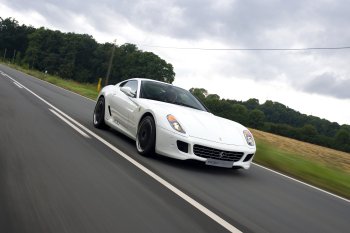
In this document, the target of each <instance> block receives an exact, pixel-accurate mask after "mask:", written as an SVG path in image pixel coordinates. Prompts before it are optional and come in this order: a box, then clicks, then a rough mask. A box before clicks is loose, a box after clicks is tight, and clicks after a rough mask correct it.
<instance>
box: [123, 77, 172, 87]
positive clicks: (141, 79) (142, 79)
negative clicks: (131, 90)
mask: <svg viewBox="0 0 350 233" xmlns="http://www.w3.org/2000/svg"><path fill="white" fill-rule="evenodd" d="M130 80H140V81H151V82H157V83H164V84H168V85H172V86H173V84H171V83H166V82H162V81H158V80H154V79H149V78H131V79H127V80H124V81H122V82H125V81H130Z"/></svg>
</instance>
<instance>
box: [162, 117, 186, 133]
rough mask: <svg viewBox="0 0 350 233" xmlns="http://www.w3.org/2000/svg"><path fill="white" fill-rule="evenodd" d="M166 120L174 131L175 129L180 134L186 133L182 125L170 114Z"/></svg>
mask: <svg viewBox="0 0 350 233" xmlns="http://www.w3.org/2000/svg"><path fill="white" fill-rule="evenodd" d="M166 119H168V121H169V124H170V125H171V127H172V128H173V129H175V130H176V131H178V132H180V133H185V130H183V129H182V127H181V125H180V123H179V122H178V121H177V120H176V118H175V117H174V116H173V115H171V114H169V115H167V116H166Z"/></svg>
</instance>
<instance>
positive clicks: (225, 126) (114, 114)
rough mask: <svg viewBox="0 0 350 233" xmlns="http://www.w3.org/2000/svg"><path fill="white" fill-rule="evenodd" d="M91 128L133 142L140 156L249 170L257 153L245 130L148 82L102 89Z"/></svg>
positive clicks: (181, 93) (184, 94)
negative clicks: (113, 132) (106, 130)
mask: <svg viewBox="0 0 350 233" xmlns="http://www.w3.org/2000/svg"><path fill="white" fill-rule="evenodd" d="M93 124H94V126H95V127H97V128H104V127H105V126H106V125H108V126H110V127H112V128H113V129H115V130H118V131H120V132H121V133H123V134H125V135H127V136H128V137H130V138H132V139H134V140H135V141H136V148H137V151H138V152H139V153H140V154H142V155H151V154H153V153H157V154H161V155H165V156H169V157H172V158H176V159H181V160H186V159H194V160H199V161H203V162H205V164H207V165H212V166H220V167H230V168H232V167H235V168H244V169H248V168H249V167H250V164H251V161H252V159H253V156H254V154H255V151H256V147H255V142H254V138H253V135H252V134H251V133H250V131H249V130H248V129H247V128H245V127H244V126H242V125H241V124H239V123H237V122H234V121H230V120H227V119H224V118H221V117H218V116H215V115H213V114H212V113H210V112H209V111H208V110H207V108H206V107H205V106H204V105H203V104H201V102H200V101H198V100H197V98H195V97H194V96H193V95H192V94H191V93H190V92H189V91H187V90H184V89H182V88H179V87H176V86H173V85H171V84H167V83H163V82H159V81H154V80H149V79H139V78H135V79H129V80H125V81H123V82H120V83H118V84H116V85H109V86H106V87H104V88H103V89H102V90H101V92H100V93H99V96H98V98H97V103H96V107H95V110H94V114H93Z"/></svg>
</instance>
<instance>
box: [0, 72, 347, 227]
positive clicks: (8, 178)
mask: <svg viewBox="0 0 350 233" xmlns="http://www.w3.org/2000/svg"><path fill="white" fill-rule="evenodd" d="M0 71H3V72H4V73H6V74H7V75H9V76H10V77H11V78H13V79H14V80H16V81H17V82H19V83H20V84H22V85H23V86H25V87H27V88H28V89H30V90H31V91H32V92H33V93H35V94H36V95H37V96H40V97H41V98H42V99H44V100H46V101H47V102H49V103H50V104H52V105H53V106H54V107H56V108H58V109H60V110H61V111H62V112H64V113H66V114H67V115H69V116H70V117H72V118H73V119H75V120H76V121H78V122H79V123H80V124H82V125H83V126H85V127H86V128H88V129H89V130H91V131H92V132H94V133H95V134H97V135H99V136H100V137H101V138H103V139H104V140H106V141H107V142H109V143H110V144H112V145H113V146H115V147H116V148H118V149H120V150H121V151H122V152H124V153H125V154H127V155H128V156H130V157H131V158H133V159H134V160H136V161H138V162H139V163H140V164H142V165H143V166H145V167H146V168H148V169H149V170H151V171H153V172H154V173H155V174H157V175H158V176H159V177H161V178H163V179H164V180H166V181H168V182H169V183H170V184H172V185H174V186H175V187H177V188H178V189H179V190H181V191H182V192H183V193H185V194H187V195H188V196H190V197H191V198H193V199H194V200H196V201H198V202H199V203H200V204H202V205H203V206H205V207H206V208H207V209H209V210H210V211H212V212H213V213H215V214H217V215H218V216H220V217H221V218H222V219H224V220H225V221H227V222H228V223H230V224H231V225H233V226H234V227H236V228H238V229H239V230H240V231H243V232H308V233H310V232H349V229H350V221H349V220H350V202H349V201H346V200H342V199H339V198H337V197H335V196H332V195H329V194H327V193H324V192H321V191H319V190H316V189H314V188H312V187H308V186H306V185H304V184H301V183H298V182H295V181H293V180H291V179H288V178H286V177H283V176H281V175H279V174H276V173H273V172H271V171H268V170H266V169H264V168H261V167H258V166H255V165H254V166H252V167H251V169H250V170H248V171H245V170H239V171H236V170H230V169H221V168H215V167H207V166H205V165H202V164H198V163H194V162H184V161H177V160H172V159H168V158H164V157H160V156H154V157H153V158H145V157H142V156H140V155H138V154H137V152H136V149H135V146H134V144H135V143H134V142H133V141H131V140H130V139H128V138H126V137H124V136H122V135H121V134H119V133H117V132H115V131H113V130H105V131H101V130H97V129H95V128H94V127H93V126H92V111H93V108H94V102H93V101H91V100H88V99H86V98H84V97H81V96H79V95H76V94H74V93H71V92H68V91H65V90H63V89H61V88H58V87H55V86H53V85H51V84H48V83H46V82H43V81H41V80H37V79H35V78H32V77H30V76H28V75H25V74H23V73H21V72H18V71H15V70H13V69H11V68H8V67H6V66H3V65H0ZM20 84H15V83H14V81H13V80H11V79H10V78H8V77H6V76H4V75H2V74H0V232H4V233H5V232H6V233H10V232H35V233H37V232H227V229H225V228H224V227H223V226H222V225H221V224H219V223H218V222H216V221H214V220H213V219H212V218H210V217H208V216H207V214H205V213H203V212H202V211H200V210H198V209H197V208H194V207H193V206H192V205H191V204H189V203H188V202H186V201H185V200H184V199H182V198H181V197H179V196H178V195H177V194H175V193H174V192H172V191H171V190H169V189H167V188H166V187H164V186H163V185H162V184H160V183H159V182H158V181H156V180H155V179H153V178H152V177H151V176H149V175H147V174H146V173H145V172H144V171H142V170H140V169H139V168H137V167H136V166H135V165H133V164H132V163H130V162H129V161H127V160H126V159H125V158H123V157H122V156H120V155H119V154H118V153H116V152H115V151H113V150H111V149H110V148H109V147H107V146H106V145H105V144H103V143H101V141H99V140H97V139H96V138H95V137H93V136H91V135H89V134H88V135H87V136H88V137H86V136H84V135H82V134H81V133H79V132H78V131H77V130H75V129H73V128H72V127H71V126H70V125H68V124H67V123H66V122H64V121H63V120H62V119H61V118H60V117H58V116H57V115H55V113H53V112H52V111H51V110H52V109H53V108H52V106H49V105H47V104H46V103H45V102H43V101H42V100H40V99H39V98H38V97H37V96H35V95H33V93H31V92H29V91H28V90H27V89H26V88H23V87H22V86H21V85H20ZM50 109H51V110H50ZM53 110H55V109H53ZM54 112H56V113H57V111H54ZM59 115H61V114H59Z"/></svg>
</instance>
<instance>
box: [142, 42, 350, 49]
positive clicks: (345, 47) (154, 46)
mask: <svg viewBox="0 0 350 233" xmlns="http://www.w3.org/2000/svg"><path fill="white" fill-rule="evenodd" d="M140 46H143V47H150V48H160V49H178V50H204V51H310V50H345V49H350V46H341V47H310V48H201V47H174V46H159V45H144V44H142V45H140Z"/></svg>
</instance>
